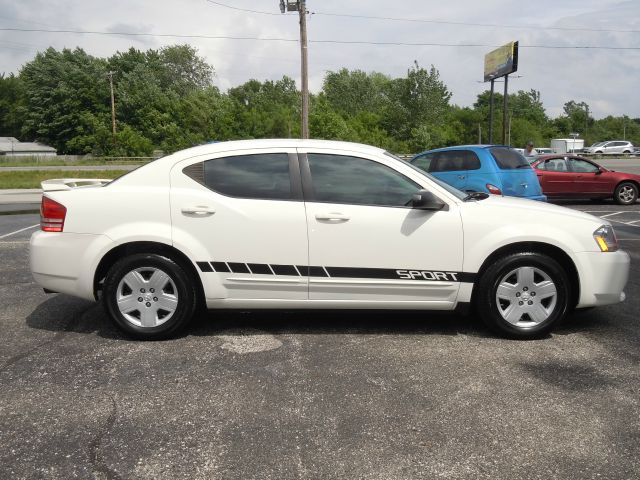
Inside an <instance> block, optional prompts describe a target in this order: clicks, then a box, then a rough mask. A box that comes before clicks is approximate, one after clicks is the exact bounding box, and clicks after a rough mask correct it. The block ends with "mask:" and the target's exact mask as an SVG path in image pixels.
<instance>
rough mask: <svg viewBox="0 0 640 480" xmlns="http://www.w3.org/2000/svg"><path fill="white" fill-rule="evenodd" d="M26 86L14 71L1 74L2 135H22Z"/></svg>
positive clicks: (0, 129) (0, 125)
mask: <svg viewBox="0 0 640 480" xmlns="http://www.w3.org/2000/svg"><path fill="white" fill-rule="evenodd" d="M25 113H26V110H25V88H24V84H23V82H22V80H20V78H19V77H16V76H15V75H14V74H13V73H12V74H10V75H9V76H8V77H5V76H4V75H0V137H20V130H21V128H22V124H23V123H24V119H25Z"/></svg>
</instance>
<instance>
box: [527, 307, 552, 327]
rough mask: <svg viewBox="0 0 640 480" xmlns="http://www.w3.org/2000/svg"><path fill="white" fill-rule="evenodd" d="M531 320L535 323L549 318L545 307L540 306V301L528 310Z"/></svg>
mask: <svg viewBox="0 0 640 480" xmlns="http://www.w3.org/2000/svg"><path fill="white" fill-rule="evenodd" d="M528 314H529V316H530V317H531V320H533V321H534V322H535V323H540V322H544V321H545V320H546V319H547V318H549V312H547V309H546V308H544V307H543V306H542V304H541V303H536V304H535V305H534V306H533V307H532V308H531V309H530V310H529V312H528Z"/></svg>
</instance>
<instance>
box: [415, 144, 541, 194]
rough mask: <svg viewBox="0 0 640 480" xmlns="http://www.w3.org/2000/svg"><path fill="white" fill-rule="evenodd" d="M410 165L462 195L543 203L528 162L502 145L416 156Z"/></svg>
mask: <svg viewBox="0 0 640 480" xmlns="http://www.w3.org/2000/svg"><path fill="white" fill-rule="evenodd" d="M410 162H411V164H413V165H415V166H416V167H418V168H420V169H421V170H424V171H426V172H429V173H430V174H431V175H433V176H434V177H436V178H439V179H440V180H442V181H443V182H446V183H448V184H449V185H452V186H453V187H455V188H457V189H458V190H461V191H463V192H487V193H492V194H495V195H508V196H512V197H522V198H528V199H531V200H541V201H543V202H544V201H546V200H547V197H546V196H545V195H543V194H542V189H541V188H540V182H539V181H538V177H537V176H536V173H535V171H534V170H533V168H531V165H529V162H528V161H527V160H526V159H525V158H524V157H523V156H522V155H520V154H519V153H518V152H516V151H515V150H514V149H512V148H510V147H506V146H503V145H465V146H460V147H446V148H439V149H437V150H429V151H426V152H422V153H419V154H418V155H416V156H415V157H414V158H413V159H411V161H410Z"/></svg>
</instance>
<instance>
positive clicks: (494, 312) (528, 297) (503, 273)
mask: <svg viewBox="0 0 640 480" xmlns="http://www.w3.org/2000/svg"><path fill="white" fill-rule="evenodd" d="M568 304H569V285H568V281H567V275H566V274H565V272H564V270H563V268H562V267H561V266H560V264H559V263H558V262H556V261H555V260H554V259H553V258H551V257H549V256H547V255H544V254H541V253H535V252H519V253H513V254H510V255H508V256H506V257H503V258H501V259H499V260H497V261H496V262H494V263H493V264H492V265H490V266H489V268H487V270H486V271H485V272H484V274H483V275H482V277H481V278H480V282H479V285H478V294H477V297H476V307H477V311H478V313H479V314H480V316H481V318H482V319H483V321H484V322H485V323H486V324H487V326H489V327H490V328H491V329H492V330H494V331H495V332H497V333H499V334H501V335H503V336H507V337H511V338H519V339H531V338H538V337H541V336H543V335H546V334H547V333H548V332H549V331H551V329H552V328H553V325H554V324H555V323H556V322H558V321H559V320H561V319H562V318H563V317H564V316H565V314H566V312H567V308H568Z"/></svg>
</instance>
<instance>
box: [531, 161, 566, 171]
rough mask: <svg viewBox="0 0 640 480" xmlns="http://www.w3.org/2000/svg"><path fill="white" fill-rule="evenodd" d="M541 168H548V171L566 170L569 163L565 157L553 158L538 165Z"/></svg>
mask: <svg viewBox="0 0 640 480" xmlns="http://www.w3.org/2000/svg"><path fill="white" fill-rule="evenodd" d="M538 168H539V169H540V170H546V171H548V172H566V171H567V165H566V163H565V160H564V158H551V159H549V160H546V161H545V162H543V163H541V164H540V165H538Z"/></svg>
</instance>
